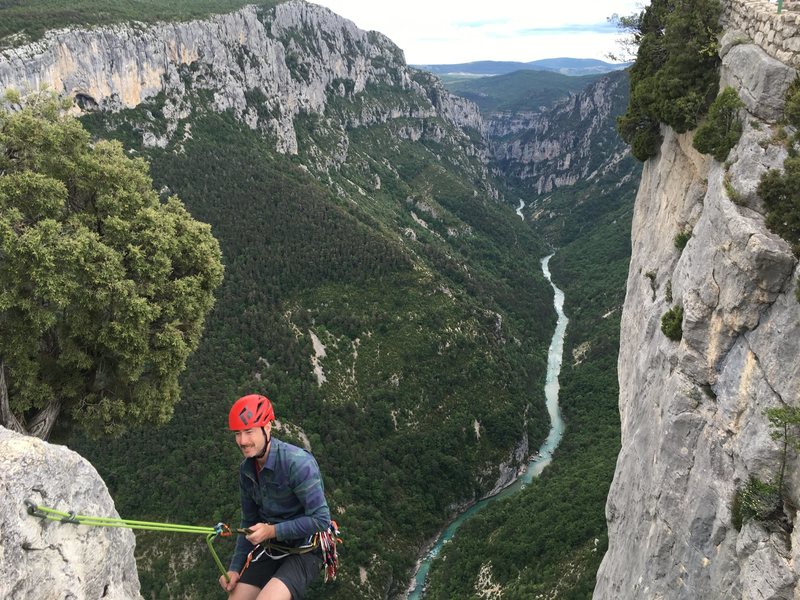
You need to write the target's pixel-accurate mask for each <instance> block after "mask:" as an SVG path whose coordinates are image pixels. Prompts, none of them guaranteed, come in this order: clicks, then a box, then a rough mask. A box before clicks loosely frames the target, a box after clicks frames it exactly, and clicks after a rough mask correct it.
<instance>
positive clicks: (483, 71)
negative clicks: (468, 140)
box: [412, 58, 630, 76]
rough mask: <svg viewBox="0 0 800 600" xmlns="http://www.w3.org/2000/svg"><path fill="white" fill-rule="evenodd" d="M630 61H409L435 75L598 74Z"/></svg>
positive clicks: (546, 59)
mask: <svg viewBox="0 0 800 600" xmlns="http://www.w3.org/2000/svg"><path fill="white" fill-rule="evenodd" d="M629 65H630V63H609V62H605V61H602V60H597V59H594V58H544V59H541V60H532V61H530V62H515V61H495V60H479V61H475V62H468V63H458V64H451V65H412V66H414V67H416V68H417V69H421V70H423V71H429V72H431V73H435V74H436V75H447V74H469V75H505V74H507V73H512V72H513V71H520V70H528V71H552V72H554V73H561V74H562V75H572V76H574V75H598V74H601V73H609V72H611V71H619V70H621V69H625V68H626V67H628V66H629Z"/></svg>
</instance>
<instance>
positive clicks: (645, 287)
mask: <svg viewBox="0 0 800 600" xmlns="http://www.w3.org/2000/svg"><path fill="white" fill-rule="evenodd" d="M722 46H723V48H730V45H729V44H722ZM723 63H724V66H723V86H724V85H732V86H734V87H735V88H736V89H737V91H738V92H739V95H740V97H742V98H743V99H747V98H753V99H755V98H761V99H762V100H763V99H765V98H767V97H768V98H769V102H764V101H756V102H754V103H749V102H748V109H747V110H745V111H743V114H742V116H743V122H744V124H745V132H744V135H743V136H742V139H741V141H740V142H739V144H738V146H737V147H735V148H734V149H733V150H732V152H731V154H730V156H729V157H728V161H727V162H726V164H720V163H718V162H716V161H715V160H714V159H713V158H711V157H710V156H706V155H701V154H699V153H697V151H696V150H694V148H693V147H692V143H691V142H692V138H691V133H687V134H683V135H678V134H676V133H674V132H673V131H671V130H669V129H667V130H666V131H665V132H664V133H665V136H664V142H663V144H662V147H661V151H660V154H659V155H658V156H657V157H655V158H653V159H651V160H650V161H648V162H647V163H646V164H645V166H644V172H643V176H642V181H641V185H640V189H639V193H638V196H637V199H636V206H635V212H634V218H633V231H632V257H631V264H630V271H629V274H628V282H627V296H626V300H625V307H624V311H623V315H622V325H621V348H620V355H619V382H620V400H619V404H620V414H621V421H622V451H621V453H620V456H619V459H618V462H617V469H616V473H615V477H614V481H613V484H612V487H611V491H610V494H609V497H608V503H607V510H606V512H607V515H606V516H607V520H608V525H609V550H608V552H607V554H606V556H605V558H604V560H603V563H602V565H601V567H600V570H599V572H598V576H597V587H596V588H595V593H594V597H595V598H598V599H612V598H614V599H617V598H669V599H683V598H685V599H690V598H742V599H752V598H795V597H797V595H796V594H797V593H800V588H799V587H798V586H797V580H798V571H797V566H796V565H797V564H798V560H799V559H800V527H797V526H796V525H795V526H794V529H793V530H792V531H791V533H787V532H785V531H784V530H782V529H780V528H778V527H775V526H773V527H767V526H765V525H764V524H761V523H759V522H756V521H753V520H751V521H746V522H745V525H744V526H743V527H742V528H741V531H737V529H736V528H735V527H734V526H733V524H732V518H731V515H732V513H731V504H732V501H733V499H734V495H735V493H736V491H737V490H739V489H741V488H742V487H743V486H744V485H745V484H746V483H747V482H748V481H749V479H750V478H751V477H757V478H758V479H760V480H762V481H771V480H774V479H775V476H776V474H777V472H778V468H779V464H780V455H781V452H780V446H779V445H778V442H776V441H774V440H772V439H771V437H770V432H771V428H770V424H769V422H768V420H767V418H766V416H765V415H764V410H765V409H766V408H770V407H781V406H787V405H789V406H797V405H800V361H798V355H800V304H799V303H798V301H797V299H796V297H795V290H796V286H797V276H798V267H797V260H796V258H795V257H794V256H793V255H792V252H791V249H790V247H789V244H788V243H787V242H785V241H784V240H782V239H781V238H779V237H778V236H776V235H774V234H772V233H771V232H770V231H769V230H768V229H767V228H766V226H765V224H764V216H763V212H764V211H763V206H762V205H761V201H760V200H759V199H758V197H757V195H756V193H755V191H756V186H757V184H758V180H759V178H760V176H761V174H762V173H763V172H765V171H766V170H767V169H771V168H781V167H782V165H783V160H784V159H785V158H786V148H785V147H784V146H783V145H782V144H780V143H778V142H776V141H775V134H774V131H773V129H772V126H771V125H770V123H771V122H774V119H775V115H776V114H777V113H778V112H781V111H782V109H783V107H782V102H783V100H782V99H783V97H784V94H785V91H786V86H788V83H789V82H790V81H791V80H792V79H793V78H794V75H795V72H794V69H792V68H790V67H788V66H785V65H782V64H781V63H779V62H778V61H777V60H775V59H773V58H770V57H768V56H767V55H766V54H765V53H764V52H763V50H762V49H761V48H759V47H758V46H756V45H753V44H746V43H745V44H740V45H737V46H735V47H734V48H733V49H731V50H730V52H727V53H726V55H725V57H724V58H723ZM745 101H746V102H747V100H745ZM748 111H749V112H748ZM731 196H733V197H735V199H736V202H734V201H733V199H732V198H731ZM681 232H687V233H688V232H690V233H691V238H690V239H689V242H688V244H687V245H686V247H685V249H683V251H681V250H679V249H678V248H676V245H675V243H674V239H675V236H676V235H677V234H678V233H681ZM674 306H681V307H682V308H683V323H682V330H683V338H682V340H681V341H680V342H674V341H671V340H670V339H668V338H667V337H666V336H665V335H664V334H663V333H662V331H661V323H660V320H661V317H662V315H663V314H664V313H666V312H667V311H668V310H669V309H671V308H672V307H674ZM797 467H798V461H797V457H796V455H791V456H790V460H789V464H788V467H787V468H788V471H787V477H788V481H789V484H788V487H789V495H790V502H788V503H787V508H786V509H785V510H786V512H787V516H788V519H789V520H790V521H791V522H794V521H796V517H797V515H796V512H795V509H794V508H788V507H789V506H800V472H799V471H798V468H797Z"/></svg>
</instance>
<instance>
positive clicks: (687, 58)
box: [617, 0, 721, 161]
mask: <svg viewBox="0 0 800 600" xmlns="http://www.w3.org/2000/svg"><path fill="white" fill-rule="evenodd" d="M720 13H721V6H720V3H719V1H718V0H653V2H652V3H651V4H650V6H648V7H647V8H646V9H645V10H644V11H643V12H642V13H641V14H640V15H639V17H638V19H637V18H629V19H627V21H626V23H627V24H628V26H629V27H631V24H633V25H632V27H633V28H634V29H635V32H634V39H635V41H636V42H638V44H639V51H638V53H637V56H636V61H635V62H634V64H633V66H632V67H631V70H630V77H631V95H630V102H629V105H628V110H627V112H626V113H625V114H624V115H622V116H621V117H619V118H618V120H617V129H618V130H619V133H620V135H621V136H622V139H624V140H625V141H626V142H628V143H629V144H631V151H632V152H633V155H634V156H635V157H636V158H638V159H639V160H642V161H644V160H647V159H648V158H651V157H653V156H655V155H656V154H657V152H658V147H659V145H660V144H661V132H660V123H665V124H666V125H669V126H671V127H672V128H673V129H675V131H677V132H679V133H683V132H685V131H688V130H690V129H693V128H694V127H696V126H697V123H698V121H699V120H700V119H701V118H702V116H703V115H704V114H705V113H706V111H707V110H708V107H709V105H710V104H711V102H712V101H713V99H714V97H715V95H716V93H717V90H718V89H719V73H718V66H719V57H718V56H717V35H718V33H719V32H720V25H719V16H720Z"/></svg>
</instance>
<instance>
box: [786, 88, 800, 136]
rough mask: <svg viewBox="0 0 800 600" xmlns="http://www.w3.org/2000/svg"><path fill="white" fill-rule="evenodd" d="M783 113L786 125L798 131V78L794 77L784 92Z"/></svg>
mask: <svg viewBox="0 0 800 600" xmlns="http://www.w3.org/2000/svg"><path fill="white" fill-rule="evenodd" d="M783 112H784V116H785V117H786V120H787V121H788V123H789V124H790V125H791V126H792V127H794V128H795V129H800V76H798V77H795V78H794V81H792V83H791V84H790V85H789V89H788V90H786V104H785V106H784V109H783Z"/></svg>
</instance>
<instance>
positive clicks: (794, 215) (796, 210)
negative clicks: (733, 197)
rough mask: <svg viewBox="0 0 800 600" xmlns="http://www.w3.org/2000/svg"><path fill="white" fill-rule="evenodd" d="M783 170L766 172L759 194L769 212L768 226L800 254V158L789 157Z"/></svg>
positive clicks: (767, 214)
mask: <svg viewBox="0 0 800 600" xmlns="http://www.w3.org/2000/svg"><path fill="white" fill-rule="evenodd" d="M783 169H784V170H783V173H781V172H780V171H778V170H777V169H772V170H770V171H767V172H766V173H765V174H764V175H763V176H762V177H761V181H760V182H759V184H758V189H757V191H758V195H759V196H760V197H761V199H762V200H763V201H764V206H765V207H766V209H767V213H766V224H767V227H769V229H770V230H771V231H773V232H774V233H776V234H778V235H779V236H781V237H782V238H783V239H785V240H786V241H787V242H789V243H790V244H791V245H792V250H793V251H794V253H795V254H800V157H797V156H795V157H789V158H787V159H786V160H785V161H784V163H783Z"/></svg>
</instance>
